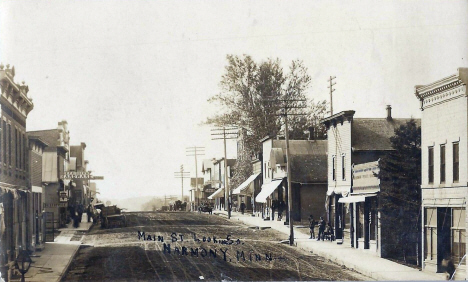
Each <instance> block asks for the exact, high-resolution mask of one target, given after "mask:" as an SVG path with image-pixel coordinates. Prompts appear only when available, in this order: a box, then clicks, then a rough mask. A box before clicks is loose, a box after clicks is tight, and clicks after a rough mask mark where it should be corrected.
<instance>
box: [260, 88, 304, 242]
mask: <svg viewBox="0 0 468 282" xmlns="http://www.w3.org/2000/svg"><path fill="white" fill-rule="evenodd" d="M284 96H285V97H286V95H284ZM269 101H271V102H275V103H279V108H280V110H281V113H279V114H277V115H279V116H282V117H283V118H284V131H285V132H284V136H285V139H286V173H287V174H286V178H287V182H288V210H287V211H288V215H287V219H288V221H289V245H291V246H292V245H293V244H294V228H293V218H292V187H291V156H290V153H289V128H288V115H289V116H303V115H305V114H304V113H298V112H297V111H294V110H295V109H304V108H307V106H306V105H305V104H304V103H305V102H306V100H305V99H290V98H285V99H274V100H269ZM291 110H293V112H292V113H291V112H290V111H291Z"/></svg>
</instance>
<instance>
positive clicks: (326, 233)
mask: <svg viewBox="0 0 468 282" xmlns="http://www.w3.org/2000/svg"><path fill="white" fill-rule="evenodd" d="M317 225H318V229H319V232H318V236H317V241H320V239H322V241H324V240H325V238H327V239H329V240H330V241H333V240H334V232H333V227H332V226H331V224H330V223H328V224H327V223H326V222H325V220H324V219H323V217H320V220H319V221H318V222H317V221H315V219H314V217H313V216H312V215H310V216H309V229H310V238H309V239H315V226H317Z"/></svg>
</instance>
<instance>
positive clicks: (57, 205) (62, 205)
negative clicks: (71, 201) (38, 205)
mask: <svg viewBox="0 0 468 282" xmlns="http://www.w3.org/2000/svg"><path fill="white" fill-rule="evenodd" d="M66 207H68V204H67V203H44V208H66Z"/></svg>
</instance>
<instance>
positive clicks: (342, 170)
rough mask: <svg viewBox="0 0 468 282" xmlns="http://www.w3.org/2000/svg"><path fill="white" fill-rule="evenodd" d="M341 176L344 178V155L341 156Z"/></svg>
mask: <svg viewBox="0 0 468 282" xmlns="http://www.w3.org/2000/svg"><path fill="white" fill-rule="evenodd" d="M341 176H342V179H343V180H346V157H345V156H341Z"/></svg>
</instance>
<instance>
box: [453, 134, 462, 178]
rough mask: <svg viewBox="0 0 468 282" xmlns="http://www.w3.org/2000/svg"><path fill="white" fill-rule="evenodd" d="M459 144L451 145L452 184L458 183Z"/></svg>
mask: <svg viewBox="0 0 468 282" xmlns="http://www.w3.org/2000/svg"><path fill="white" fill-rule="evenodd" d="M459 155H460V151H459V144H458V142H457V143H453V182H458V180H459V179H460V173H459V171H460V163H459Z"/></svg>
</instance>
